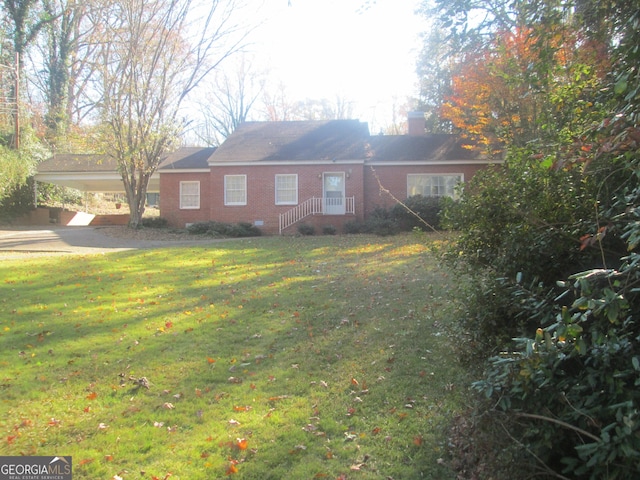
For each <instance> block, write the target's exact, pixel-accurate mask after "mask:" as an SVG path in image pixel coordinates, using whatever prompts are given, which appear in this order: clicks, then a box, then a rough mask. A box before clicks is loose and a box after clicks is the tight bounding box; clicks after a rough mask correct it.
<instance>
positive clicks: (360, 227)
mask: <svg viewBox="0 0 640 480" xmlns="http://www.w3.org/2000/svg"><path fill="white" fill-rule="evenodd" d="M365 232H366V227H365V225H364V224H363V223H361V222H356V221H355V220H352V221H349V222H346V223H345V224H344V233H347V234H357V233H365Z"/></svg>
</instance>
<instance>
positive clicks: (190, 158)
mask: <svg viewBox="0 0 640 480" xmlns="http://www.w3.org/2000/svg"><path fill="white" fill-rule="evenodd" d="M215 151H216V147H206V148H203V147H181V148H179V149H178V150H176V151H175V152H173V153H170V154H169V155H167V158H166V159H165V160H164V161H163V162H162V163H161V164H160V167H158V170H160V171H168V170H185V169H187V170H194V169H208V168H209V164H208V163H207V160H208V159H209V157H210V156H211V155H212V154H213V152H215Z"/></svg>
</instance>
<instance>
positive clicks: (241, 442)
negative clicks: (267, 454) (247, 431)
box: [236, 438, 249, 450]
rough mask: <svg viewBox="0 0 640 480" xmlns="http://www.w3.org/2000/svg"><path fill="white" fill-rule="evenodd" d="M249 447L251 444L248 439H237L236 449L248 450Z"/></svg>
mask: <svg viewBox="0 0 640 480" xmlns="http://www.w3.org/2000/svg"><path fill="white" fill-rule="evenodd" d="M248 446H249V442H248V441H247V439H246V438H236V448H237V449H238V450H246V449H247V447H248Z"/></svg>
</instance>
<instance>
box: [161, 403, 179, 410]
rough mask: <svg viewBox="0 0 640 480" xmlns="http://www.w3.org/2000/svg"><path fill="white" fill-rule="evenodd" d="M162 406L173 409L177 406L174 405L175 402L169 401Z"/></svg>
mask: <svg viewBox="0 0 640 480" xmlns="http://www.w3.org/2000/svg"><path fill="white" fill-rule="evenodd" d="M162 407H163V408H166V409H167V410H173V409H174V408H176V407H175V406H174V405H173V403H169V402H166V403H163V404H162Z"/></svg>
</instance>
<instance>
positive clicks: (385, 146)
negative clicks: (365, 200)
mask: <svg viewBox="0 0 640 480" xmlns="http://www.w3.org/2000/svg"><path fill="white" fill-rule="evenodd" d="M480 157H481V154H480V153H479V152H478V151H477V150H470V149H468V148H464V146H463V144H462V142H461V141H460V139H459V137H457V136H456V135H449V134H428V135H423V136H412V135H378V136H372V137H370V138H369V142H368V158H367V160H368V161H369V162H411V161H420V160H422V161H429V162H442V163H446V162H447V161H453V160H476V159H478V158H480Z"/></svg>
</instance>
